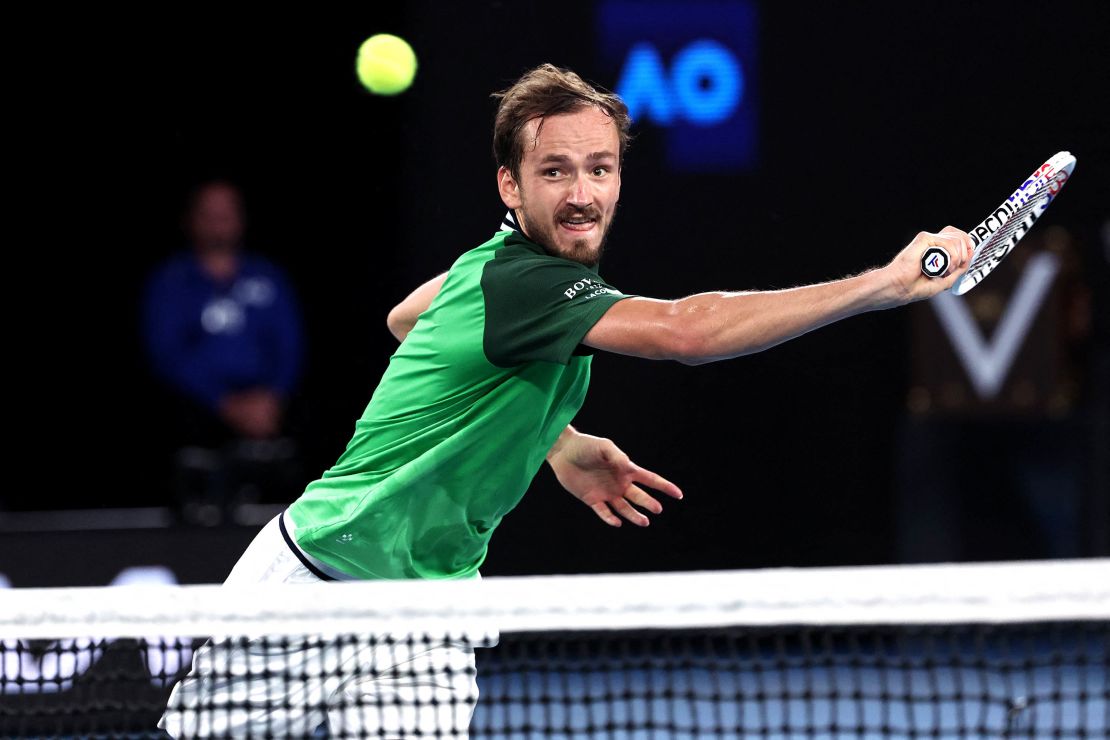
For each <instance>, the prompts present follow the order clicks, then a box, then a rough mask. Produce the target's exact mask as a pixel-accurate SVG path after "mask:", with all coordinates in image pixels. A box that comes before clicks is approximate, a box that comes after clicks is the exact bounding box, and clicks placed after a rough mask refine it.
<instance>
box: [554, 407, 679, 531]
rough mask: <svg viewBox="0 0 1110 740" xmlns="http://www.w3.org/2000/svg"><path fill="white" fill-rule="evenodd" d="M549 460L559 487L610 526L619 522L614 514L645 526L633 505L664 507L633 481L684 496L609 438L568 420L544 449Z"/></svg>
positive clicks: (656, 509)
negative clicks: (550, 443)
mask: <svg viewBox="0 0 1110 740" xmlns="http://www.w3.org/2000/svg"><path fill="white" fill-rule="evenodd" d="M547 462H548V463H549V464H550V465H551V469H552V470H554V471H555V477H556V478H558V479H559V483H561V484H562V486H563V488H565V489H567V490H568V491H570V492H571V493H572V494H574V495H575V496H576V497H577V498H578V499H579V500H581V501H582V503H584V504H586V505H587V506H589V507H590V508H591V509H593V510H594V513H595V514H597V515H598V517H599V518H600V519H601V521H603V522H605V523H606V524H608V525H610V526H613V527H619V526H620V525H621V520H620V517H618V516H617V515H618V514H619V515H620V516H621V517H624V518H625V519H627V520H628V521H630V522H632V523H633V524H635V525H637V526H640V527H646V526H647V525H648V523H649V521H650V520H649V519H648V518H647V516H646V515H645V514H644V513H643V512H641V511H639V510H638V509H636V508H635V507H636V506H638V507H640V508H641V509H644V510H646V511H648V512H650V513H652V514H658V513H660V512H661V511H663V505H662V504H660V503H659V502H658V501H657V500H655V499H654V498H653V497H652V496H651V494H649V493H647V492H646V491H644V489H643V488H641V487H640V485H637V484H641V485H643V486H647V487H648V488H653V489H655V490H657V491H661V492H663V493H665V494H667V495H668V496H671V497H672V498H682V491H681V490H679V488H678V486H676V485H675V484H674V483H671V482H670V481H668V480H666V479H665V478H663V477H662V476H660V475H656V474H655V473H653V472H651V471H650V470H645V469H644V468H641V467H640V466H639V465H636V464H635V463H633V462H632V461H631V460H629V459H628V455H626V454H624V453H623V452H622V451H621V450H620V448H619V447H617V446H616V445H615V444H613V443H612V442H611V441H610V440H608V439H604V438H602V437H594V436H591V435H589V434H582V433H581V432H579V431H578V430H576V429H575V428H574V427H572V426H570V425H569V424H568V425H567V428H566V429H564V430H563V433H562V434H560V435H559V439H558V440H556V442H555V444H554V445H553V446H552V447H551V451H550V452H548V453H547ZM633 505H635V506H633Z"/></svg>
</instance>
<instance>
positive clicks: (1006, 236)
mask: <svg viewBox="0 0 1110 740" xmlns="http://www.w3.org/2000/svg"><path fill="white" fill-rule="evenodd" d="M1050 198H1051V193H1050V192H1048V190H1047V189H1046V188H1045V187H1044V186H1043V184H1041V183H1039V184H1038V188H1037V191H1036V192H1035V193H1034V194H1033V195H1032V196H1031V197H1030V198H1029V200H1027V201H1026V202H1025V203H1024V204H1022V205H1021V206H1020V207H1019V208H1018V209H1017V211H1015V212H1014V214H1013V215H1012V216H1010V218H1008V219H1007V220H1006V223H1005V224H1003V225H1002V226H1001V227H1000V228H999V229H998V231H996V232H994V233H993V234H991V235H990V236H988V237H987V238H986V239H985V240H984V241H983V244H982V245H981V246H980V248H979V254H978V255H976V257H975V259H973V260H972V261H971V265H970V266H969V267H968V272H972V271H974V270H977V269H978V268H980V267H982V266H983V265H985V264H987V263H988V262H990V261H992V260H994V259H995V258H997V257H998V256H999V254H998V253H999V252H1000V251H1002V250H1004V249H1005V248H1006V245H1007V244H1008V242H1009V240H1010V238H1011V237H1012V236H1013V235H1014V232H1016V231H1017V230H1018V229H1019V228H1021V227H1022V226H1025V228H1028V227H1030V226H1032V225H1033V223H1034V222H1035V221H1036V220H1037V215H1036V214H1035V213H1033V209H1034V208H1036V207H1037V206H1038V205H1042V204H1043V205H1047V203H1045V201H1046V199H1050ZM1006 251H1008V250H1006ZM1003 256H1004V253H1003Z"/></svg>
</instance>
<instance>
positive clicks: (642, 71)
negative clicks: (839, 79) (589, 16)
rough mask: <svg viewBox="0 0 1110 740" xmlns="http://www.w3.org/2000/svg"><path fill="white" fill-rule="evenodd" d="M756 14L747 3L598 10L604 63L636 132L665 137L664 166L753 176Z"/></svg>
mask: <svg viewBox="0 0 1110 740" xmlns="http://www.w3.org/2000/svg"><path fill="white" fill-rule="evenodd" d="M756 20H757V19H756V12H755V6H754V5H753V3H751V2H750V1H748V0H732V1H729V0H700V1H698V0H688V1H687V2H653V3H637V2H630V1H629V0H609V1H608V2H603V3H601V4H600V5H599V6H598V38H599V41H600V44H601V50H600V51H601V56H602V58H603V60H604V61H605V63H606V64H607V65H609V66H610V67H611V68H612V69H613V71H614V75H615V79H616V80H617V83H616V85H615V90H616V92H617V93H618V94H619V95H620V96H621V97H622V98H623V99H624V101H625V103H627V104H628V108H629V112H630V113H631V115H632V120H633V121H634V123H635V124H636V126H637V128H639V129H640V130H641V131H643V130H644V129H647V128H655V129H658V130H660V131H661V132H662V135H663V138H664V142H665V154H666V163H667V166H668V167H669V168H670V169H672V170H676V171H685V172H737V171H744V170H748V169H751V168H752V167H754V165H755V163H756V155H757V153H758V146H757V144H758V142H757V131H756V124H757V121H758V96H757V94H756V77H755V73H754V70H755V67H756V62H757V58H756V31H757V23H756Z"/></svg>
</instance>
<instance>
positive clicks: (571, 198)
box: [567, 175, 593, 206]
mask: <svg viewBox="0 0 1110 740" xmlns="http://www.w3.org/2000/svg"><path fill="white" fill-rule="evenodd" d="M591 202H593V194H592V193H591V192H590V184H589V182H588V181H587V179H586V177H585V175H579V176H578V177H575V178H574V179H573V180H572V181H571V184H570V193H569V195H568V196H567V203H569V204H570V205H572V206H588V205H589V204H590V203H591Z"/></svg>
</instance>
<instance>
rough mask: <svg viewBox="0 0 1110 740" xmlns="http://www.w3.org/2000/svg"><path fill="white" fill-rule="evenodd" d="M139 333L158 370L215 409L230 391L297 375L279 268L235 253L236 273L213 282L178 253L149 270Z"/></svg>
mask: <svg viewBox="0 0 1110 740" xmlns="http://www.w3.org/2000/svg"><path fill="white" fill-rule="evenodd" d="M143 334H144V338H145V341H146V347H147V351H148V353H149V354H150V357H151V360H152V362H153V364H154V368H155V370H156V371H157V373H158V375H159V376H161V377H162V378H163V379H164V380H165V381H167V382H168V383H169V384H170V385H171V386H172V387H174V388H175V389H177V390H178V391H180V392H181V393H183V394H184V395H186V396H187V397H189V398H191V399H193V400H195V401H198V402H200V403H202V404H204V405H206V406H208V407H209V408H211V409H213V410H215V409H216V407H217V405H218V404H219V402H220V399H221V398H222V397H223V396H224V395H226V394H228V393H231V392H235V391H241V390H246V389H249V388H258V387H265V388H269V389H270V390H273V391H275V392H277V393H279V394H281V395H283V396H288V395H289V394H290V393H291V392H292V391H293V389H294V387H295V386H296V383H297V379H298V377H299V376H300V371H301V364H302V351H303V344H304V340H303V337H302V332H301V318H300V311H299V308H298V306H297V301H296V298H295V296H294V295H293V290H292V288H291V286H290V284H289V281H288V280H287V279H286V277H285V274H284V273H283V272H282V271H281V270H280V269H279V268H278V267H277V266H276V265H274V264H272V263H270V262H269V261H267V260H265V259H263V258H261V257H258V256H253V255H242V256H241V258H240V269H239V272H238V274H237V275H236V276H235V277H234V278H232V279H231V280H230V281H228V282H226V283H219V282H216V281H215V280H213V279H212V278H210V277H209V276H208V275H207V274H205V273H204V272H203V271H202V270H201V267H200V263H199V262H198V260H197V258H196V257H195V256H194V255H193V254H191V253H187V254H180V255H177V256H174V257H172V258H171V259H169V260H168V261H167V262H166V263H165V264H164V265H162V266H161V267H160V268H158V269H157V270H156V271H155V273H154V274H153V275H152V276H151V278H150V280H149V282H148V284H147V289H146V296H145V300H144V306H143Z"/></svg>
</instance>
